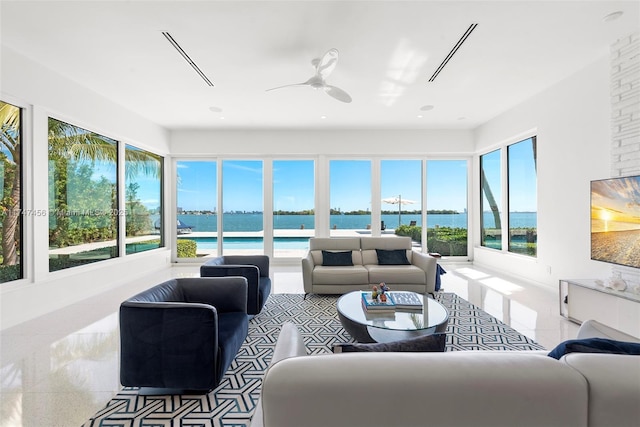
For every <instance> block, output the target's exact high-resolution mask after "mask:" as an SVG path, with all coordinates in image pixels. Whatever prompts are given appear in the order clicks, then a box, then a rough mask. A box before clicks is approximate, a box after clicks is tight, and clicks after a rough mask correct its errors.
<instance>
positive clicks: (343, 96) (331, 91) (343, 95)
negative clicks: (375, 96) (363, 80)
mask: <svg viewBox="0 0 640 427" xmlns="http://www.w3.org/2000/svg"><path fill="white" fill-rule="evenodd" d="M324 91H325V92H326V93H327V95H329V96H332V97H334V98H335V99H337V100H338V101H342V102H346V103H349V102H351V96H349V94H348V93H347V92H345V91H344V90H342V89H340V88H339V87H335V86H329V85H326V86H325V87H324Z"/></svg>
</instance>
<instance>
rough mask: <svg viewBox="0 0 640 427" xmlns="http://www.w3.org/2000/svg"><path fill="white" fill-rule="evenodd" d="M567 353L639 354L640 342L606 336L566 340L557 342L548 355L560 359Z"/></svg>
mask: <svg viewBox="0 0 640 427" xmlns="http://www.w3.org/2000/svg"><path fill="white" fill-rule="evenodd" d="M568 353H608V354H630V355H636V356H637V355H640V343H633V342H626V341H614V340H610V339H606V338H586V339H581V340H568V341H564V342H561V343H560V344H558V346H557V347H556V348H554V349H553V350H551V352H549V354H548V356H550V357H553V358H554V359H560V358H561V357H562V356H564V355H565V354H568Z"/></svg>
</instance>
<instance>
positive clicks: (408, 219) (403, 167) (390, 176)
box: [380, 160, 422, 232]
mask: <svg viewBox="0 0 640 427" xmlns="http://www.w3.org/2000/svg"><path fill="white" fill-rule="evenodd" d="M380 191H381V193H382V207H381V216H380V219H381V221H382V223H384V228H385V229H394V230H396V232H398V230H399V227H401V226H402V225H405V226H412V227H421V226H422V161H420V160H382V161H381V162H380ZM381 225H382V224H381ZM405 228H406V227H405ZM415 230H418V228H416V229H415ZM385 231H386V230H385ZM406 232H410V231H409V230H406Z"/></svg>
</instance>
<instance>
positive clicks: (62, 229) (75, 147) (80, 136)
mask: <svg viewBox="0 0 640 427" xmlns="http://www.w3.org/2000/svg"><path fill="white" fill-rule="evenodd" d="M117 155H118V144H117V142H116V141H115V140H112V139H111V138H108V137H106V136H103V135H99V134H97V133H94V132H90V131H87V130H85V129H82V128H80V127H77V126H74V125H71V124H69V123H65V122H62V121H60V120H56V119H53V118H49V160H50V161H52V162H53V163H54V168H53V170H54V176H52V177H51V178H50V179H52V180H53V182H54V183H55V188H54V191H55V196H54V198H55V200H53V201H52V202H54V207H55V208H56V209H57V211H58V212H66V211H68V204H67V185H66V184H67V181H68V176H67V174H68V168H67V167H68V166H69V163H70V162H74V163H75V162H82V161H86V162H96V161H99V162H100V161H102V162H108V163H111V164H113V165H116V164H117ZM125 160H126V161H127V168H125V174H126V175H127V176H129V177H135V176H137V175H138V174H145V175H151V176H156V177H157V176H159V175H160V171H161V166H160V162H159V161H158V160H159V156H156V155H154V154H152V153H149V152H146V151H142V150H137V149H131V150H125ZM113 203H114V204H115V203H116V198H115V193H114V197H113ZM113 207H114V208H115V207H116V206H115V205H114V206H113ZM69 222H70V220H69V217H67V216H66V215H57V216H56V224H55V228H54V229H53V230H51V232H50V237H49V238H50V241H51V242H53V241H55V243H56V244H57V246H66V245H68V244H70V241H69V239H68V236H67V234H68V231H69ZM113 227H114V230H113V237H115V227H116V222H115V221H114V223H113Z"/></svg>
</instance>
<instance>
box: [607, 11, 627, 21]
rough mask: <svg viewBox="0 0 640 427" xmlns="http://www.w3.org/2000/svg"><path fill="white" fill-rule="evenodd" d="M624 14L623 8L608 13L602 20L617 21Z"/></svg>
mask: <svg viewBox="0 0 640 427" xmlns="http://www.w3.org/2000/svg"><path fill="white" fill-rule="evenodd" d="M623 14H624V12H623V11H621V10H617V11H615V12H611V13H609V14H607V15H605V16H604V17H603V18H602V20H603V21H604V22H611V21H615V20H616V19H618V18H620V17H621V16H622V15H623Z"/></svg>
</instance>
